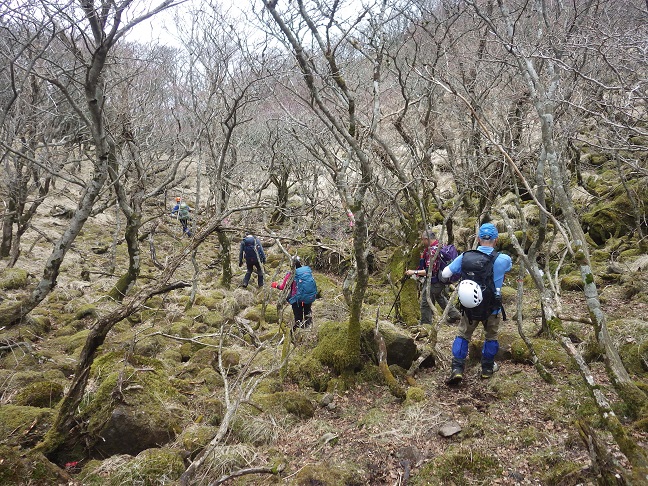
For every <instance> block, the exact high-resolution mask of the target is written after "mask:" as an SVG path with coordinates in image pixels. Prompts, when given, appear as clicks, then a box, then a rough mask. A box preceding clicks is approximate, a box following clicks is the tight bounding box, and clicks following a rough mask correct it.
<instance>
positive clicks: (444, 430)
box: [439, 422, 463, 437]
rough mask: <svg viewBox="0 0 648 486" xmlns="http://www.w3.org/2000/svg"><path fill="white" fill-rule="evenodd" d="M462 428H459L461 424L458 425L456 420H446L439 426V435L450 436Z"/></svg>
mask: <svg viewBox="0 0 648 486" xmlns="http://www.w3.org/2000/svg"><path fill="white" fill-rule="evenodd" d="M462 430H463V429H462V428H461V425H459V424H458V423H457V422H447V423H445V424H443V425H442V426H441V427H440V428H439V435H440V436H441V437H452V436H453V435H455V434H458V433H459V432H461V431H462Z"/></svg>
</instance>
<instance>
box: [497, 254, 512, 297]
mask: <svg viewBox="0 0 648 486" xmlns="http://www.w3.org/2000/svg"><path fill="white" fill-rule="evenodd" d="M512 267H513V261H512V260H511V257H510V256H508V255H505V254H503V253H500V254H499V255H498V256H497V259H496V260H495V262H494V263H493V280H494V281H495V288H498V289H499V288H502V284H503V283H504V275H505V274H506V272H508V271H509V270H511V268H512Z"/></svg>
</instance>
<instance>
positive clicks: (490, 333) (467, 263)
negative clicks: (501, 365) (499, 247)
mask: <svg viewBox="0 0 648 486" xmlns="http://www.w3.org/2000/svg"><path fill="white" fill-rule="evenodd" d="M498 236H499V233H498V232H497V228H496V227H495V225H493V224H491V223H485V224H482V225H481V226H480V227H479V234H478V238H479V246H478V247H477V249H476V250H470V251H466V252H464V253H462V254H461V255H459V256H458V257H457V258H456V259H455V260H454V261H453V262H452V263H451V264H450V265H448V266H447V267H446V268H444V269H443V272H442V274H441V277H442V278H450V277H451V276H452V275H453V274H461V282H459V289H458V294H459V301H460V303H461V309H462V316H461V321H460V322H459V328H458V330H457V331H458V332H457V337H456V338H455V340H454V342H453V343H452V371H451V373H450V377H449V378H448V381H447V383H448V385H458V384H459V383H461V380H462V379H463V372H464V365H465V362H466V357H467V356H468V343H469V342H470V338H471V337H472V335H473V332H474V331H475V328H476V327H477V325H478V324H479V323H480V322H482V323H483V324H484V331H485V337H484V345H483V347H482V357H481V378H482V379H489V378H490V377H491V376H493V373H494V371H495V370H496V369H497V368H496V365H495V355H496V354H497V350H498V349H499V342H498V341H497V333H498V330H499V325H500V321H501V317H500V311H501V315H502V316H503V317H504V320H506V313H505V312H504V308H503V307H502V294H501V288H502V284H503V283H504V275H505V274H506V272H508V271H509V270H511V266H512V262H511V257H510V256H508V255H504V254H503V253H498V252H497V251H496V250H495V245H496V244H497V237H498Z"/></svg>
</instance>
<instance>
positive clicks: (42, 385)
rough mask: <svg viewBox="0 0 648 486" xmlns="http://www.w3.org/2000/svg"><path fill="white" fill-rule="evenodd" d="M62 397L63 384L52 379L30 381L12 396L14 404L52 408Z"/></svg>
mask: <svg viewBox="0 0 648 486" xmlns="http://www.w3.org/2000/svg"><path fill="white" fill-rule="evenodd" d="M61 398H63V385H61V384H60V383H57V382H54V381H39V382H36V383H30V384H29V385H27V386H26V387H25V388H23V389H22V390H20V392H18V394H17V395H16V396H15V397H14V399H13V403H14V404H15V405H24V406H29V407H40V408H54V406H55V405H56V404H57V403H58V402H59V401H60V400H61Z"/></svg>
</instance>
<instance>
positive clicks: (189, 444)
mask: <svg viewBox="0 0 648 486" xmlns="http://www.w3.org/2000/svg"><path fill="white" fill-rule="evenodd" d="M216 432H218V427H215V426H213V425H191V426H189V427H187V428H186V429H184V430H183V431H182V433H181V434H180V436H179V437H178V438H177V441H178V442H179V443H180V444H182V447H183V449H185V450H187V451H189V452H190V453H191V457H195V455H196V454H197V453H198V452H200V451H201V450H202V449H203V448H204V447H205V446H206V445H207V444H209V442H210V441H211V440H212V439H213V438H214V437H215V436H216Z"/></svg>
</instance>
